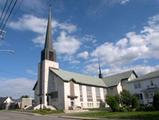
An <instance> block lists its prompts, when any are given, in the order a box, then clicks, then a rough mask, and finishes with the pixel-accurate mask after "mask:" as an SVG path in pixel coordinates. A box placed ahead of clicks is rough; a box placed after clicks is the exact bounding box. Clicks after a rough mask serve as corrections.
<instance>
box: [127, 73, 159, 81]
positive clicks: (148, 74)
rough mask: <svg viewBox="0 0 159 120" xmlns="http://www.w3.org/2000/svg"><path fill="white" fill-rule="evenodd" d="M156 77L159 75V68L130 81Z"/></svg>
mask: <svg viewBox="0 0 159 120" xmlns="http://www.w3.org/2000/svg"><path fill="white" fill-rule="evenodd" d="M156 77H159V70H157V71H153V72H150V73H147V74H145V75H143V76H140V77H138V78H136V79H134V80H132V81H129V82H134V81H138V80H146V79H152V78H156Z"/></svg>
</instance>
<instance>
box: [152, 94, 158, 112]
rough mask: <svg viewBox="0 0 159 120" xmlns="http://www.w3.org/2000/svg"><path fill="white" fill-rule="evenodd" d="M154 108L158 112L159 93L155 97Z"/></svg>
mask: <svg viewBox="0 0 159 120" xmlns="http://www.w3.org/2000/svg"><path fill="white" fill-rule="evenodd" d="M153 106H154V108H155V109H156V110H159V92H158V93H156V94H155V95H154V96H153Z"/></svg>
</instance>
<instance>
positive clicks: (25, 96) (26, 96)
mask: <svg viewBox="0 0 159 120" xmlns="http://www.w3.org/2000/svg"><path fill="white" fill-rule="evenodd" d="M21 98H29V96H28V95H23V96H21Z"/></svg>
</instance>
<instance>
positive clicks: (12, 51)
mask: <svg viewBox="0 0 159 120" xmlns="http://www.w3.org/2000/svg"><path fill="white" fill-rule="evenodd" d="M0 52H8V53H11V54H14V53H15V51H14V50H0Z"/></svg>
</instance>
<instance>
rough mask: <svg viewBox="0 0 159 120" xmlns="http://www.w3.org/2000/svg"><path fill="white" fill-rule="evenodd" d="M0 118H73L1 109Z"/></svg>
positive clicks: (1, 119)
mask: <svg viewBox="0 0 159 120" xmlns="http://www.w3.org/2000/svg"><path fill="white" fill-rule="evenodd" d="M0 120H72V119H64V118H60V117H58V116H51V115H50V116H41V115H34V114H31V113H21V112H11V111H0Z"/></svg>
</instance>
